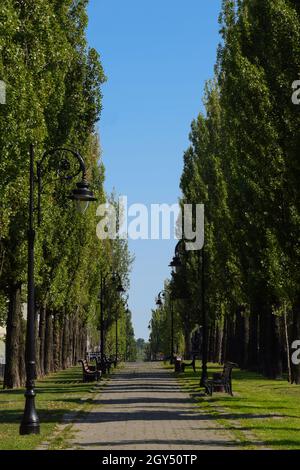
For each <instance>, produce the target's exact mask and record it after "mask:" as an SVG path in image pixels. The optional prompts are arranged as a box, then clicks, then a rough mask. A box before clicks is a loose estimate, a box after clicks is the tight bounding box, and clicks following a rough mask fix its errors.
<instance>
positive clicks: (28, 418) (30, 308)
mask: <svg viewBox="0 0 300 470" xmlns="http://www.w3.org/2000/svg"><path fill="white" fill-rule="evenodd" d="M58 154H60V157H63V158H59V160H57V155H58ZM71 156H72V157H73V158H75V160H76V161H77V164H79V168H78V169H77V171H75V172H74V173H73V174H67V175H66V176H63V173H68V171H69V170H70V168H71V165H70V163H69V157H71ZM47 160H48V161H51V164H52V166H51V168H52V169H54V168H55V169H56V170H57V171H58V173H59V175H60V177H61V178H62V179H66V180H71V179H73V178H75V177H76V176H77V175H79V174H80V173H82V181H81V183H77V188H76V189H74V190H73V192H72V194H71V196H70V199H72V200H73V201H76V202H80V203H83V204H85V205H86V204H87V203H89V202H91V201H95V200H96V199H95V197H94V195H93V193H92V191H91V190H90V189H89V185H88V183H87V179H86V167H85V164H84V160H83V158H82V157H81V155H80V154H79V152H77V151H75V150H71V149H67V148H56V149H52V150H50V151H48V152H45V153H44V155H43V157H42V159H41V161H40V162H39V163H38V164H37V179H38V207H37V210H38V221H39V223H40V220H41V216H40V214H41V210H40V207H41V194H42V190H43V188H42V177H43V175H44V173H46V171H45V170H44V168H43V165H44V163H46V161H47ZM34 182H35V171H34V147H33V145H31V146H30V171H29V218H28V222H29V223H28V225H29V226H28V295H27V326H26V348H25V363H26V391H25V409H24V414H23V418H22V421H21V425H20V434H21V435H27V434H39V432H40V423H39V418H38V414H37V411H36V407H35V396H36V394H35V374H36V371H35V360H36V351H35V292H34V290H35V289H34V287H35V286H34V242H35V229H34V212H35V205H34V189H35V188H34Z"/></svg>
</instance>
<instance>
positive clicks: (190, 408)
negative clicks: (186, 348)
mask: <svg viewBox="0 0 300 470" xmlns="http://www.w3.org/2000/svg"><path fill="white" fill-rule="evenodd" d="M72 431H74V433H73V434H74V437H73V438H72V440H71V441H70V448H73V449H74V448H77V449H99V450H113V449H117V450H125V449H126V450H135V449H143V450H162V449H164V450H169V449H170V450H171V449H172V450H187V449H189V450H201V449H202V450H204V449H214V450H224V449H234V448H235V449H236V448H238V445H237V443H236V442H234V441H233V440H232V436H231V435H230V434H229V433H228V432H227V431H224V430H223V429H222V427H221V426H220V425H219V424H218V423H217V422H216V421H215V420H214V419H213V418H212V417H211V415H207V414H205V413H204V412H201V410H199V408H197V407H196V405H195V404H193V402H192V401H191V400H190V398H189V396H188V394H186V393H183V392H182V391H181V390H180V388H179V386H178V383H177V381H176V379H175V378H174V377H173V376H172V375H171V374H170V373H169V372H168V371H167V370H166V369H164V368H163V366H162V365H161V364H159V363H142V364H128V365H126V367H125V368H124V369H122V370H120V371H119V372H117V373H116V374H114V375H113V376H112V377H111V380H110V381H109V383H108V385H107V386H106V387H105V388H104V389H103V391H102V392H101V394H100V395H99V396H98V398H97V399H96V401H95V407H94V409H92V411H91V412H90V413H88V414H87V415H85V416H84V417H83V418H82V420H81V421H80V420H79V421H78V422H77V424H75V425H74V426H73V428H72Z"/></svg>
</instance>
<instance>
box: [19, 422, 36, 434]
mask: <svg viewBox="0 0 300 470" xmlns="http://www.w3.org/2000/svg"><path fill="white" fill-rule="evenodd" d="M29 434H40V425H39V423H24V424H23V423H22V424H21V426H20V435H21V436H28V435H29Z"/></svg>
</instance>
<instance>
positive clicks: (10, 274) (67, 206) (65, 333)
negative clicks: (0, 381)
mask: <svg viewBox="0 0 300 470" xmlns="http://www.w3.org/2000/svg"><path fill="white" fill-rule="evenodd" d="M87 3H88V1H87V0H1V5H0V19H1V21H0V79H1V80H2V81H4V82H5V84H6V104H5V105H4V104H3V105H2V104H1V105H0V321H1V323H2V325H3V326H6V338H5V343H6V367H5V378H4V386H5V387H8V388H13V387H18V386H21V385H23V384H24V378H25V377H24V375H25V368H24V352H25V329H26V314H25V313H26V311H24V310H25V309H24V304H26V291H27V228H28V197H29V152H28V149H29V146H30V144H34V146H35V157H36V160H40V159H41V157H42V155H43V153H44V152H45V151H46V150H49V149H51V148H54V147H70V148H73V149H78V150H79V151H80V153H81V154H82V155H83V156H84V159H85V162H86V165H87V169H88V179H89V182H90V183H91V186H92V189H93V191H94V193H95V195H96V197H97V198H98V202H97V204H99V203H104V202H105V199H106V196H105V193H104V190H103V182H104V167H103V164H102V163H101V162H100V163H99V161H100V145H99V138H98V136H97V132H96V127H95V125H96V122H97V121H98V119H99V117H100V113H101V102H102V96H101V85H102V84H103V83H104V81H105V75H104V72H103V69H102V66H101V62H100V58H99V55H98V53H97V52H96V50H94V49H91V48H89V47H88V46H87V40H86V27H87V20H88V18H87ZM57 163H58V162H57ZM54 166H56V167H57V165H54ZM48 170H49V171H48V173H47V174H45V175H44V184H43V196H42V204H41V206H42V223H41V226H40V227H38V228H37V234H36V277H35V282H36V351H37V375H38V376H43V375H45V374H48V373H49V372H51V371H56V370H60V369H63V368H66V367H68V366H70V365H72V364H75V363H76V361H77V360H78V359H80V358H81V357H82V356H83V355H84V354H85V351H86V344H87V336H88V335H89V336H90V337H91V341H92V345H95V344H96V343H97V341H98V343H99V327H100V325H99V290H100V275H101V273H102V274H104V273H105V272H109V271H110V270H112V271H117V272H118V273H119V274H120V276H121V279H122V283H123V285H124V287H125V288H127V287H128V273H129V271H130V265H131V262H132V259H131V256H130V254H129V252H128V248H127V244H126V243H125V242H124V241H119V240H113V241H110V240H106V241H100V240H99V239H98V238H97V237H96V225H97V219H96V205H94V207H90V208H89V209H88V210H87V211H86V213H85V214H84V215H82V214H78V213H77V212H76V211H74V208H73V207H72V204H71V202H68V200H67V195H68V194H69V193H70V191H71V189H73V188H72V187H71V186H70V183H69V182H64V183H63V182H62V181H61V180H60V179H59V177H58V176H59V175H57V174H56V173H55V171H54V167H53V168H51V167H49V168H48ZM71 170H72V163H71ZM111 287H112V286H110V285H108V289H107V292H106V303H107V305H108V306H109V308H108V307H107V308H106V310H105V331H106V338H107V353H112V352H113V351H112V346H111V344H112V340H110V338H111V337H112V336H113V334H114V333H113V331H115V330H114V324H115V323H114V320H115V318H116V316H117V317H118V319H119V321H118V328H119V353H120V355H123V356H125V355H127V357H128V356H129V357H130V356H131V355H132V354H134V333H133V328H132V324H131V315H130V312H129V311H128V309H127V308H126V304H125V301H122V299H117V300H116V302H115V305H114V306H113V305H112V301H113V300H114V295H113V294H111V292H112V291H113V289H112V288H111ZM110 299H111V301H110ZM112 312H113V313H112ZM98 343H97V344H98Z"/></svg>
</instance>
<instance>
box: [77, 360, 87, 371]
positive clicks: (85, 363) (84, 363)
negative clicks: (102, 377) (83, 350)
mask: <svg viewBox="0 0 300 470" xmlns="http://www.w3.org/2000/svg"><path fill="white" fill-rule="evenodd" d="M78 362H80V363H81V365H82V368H83V370H84V372H88V370H89V366H88V363H87V361H86V360H85V359H80V360H79V361H78Z"/></svg>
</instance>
